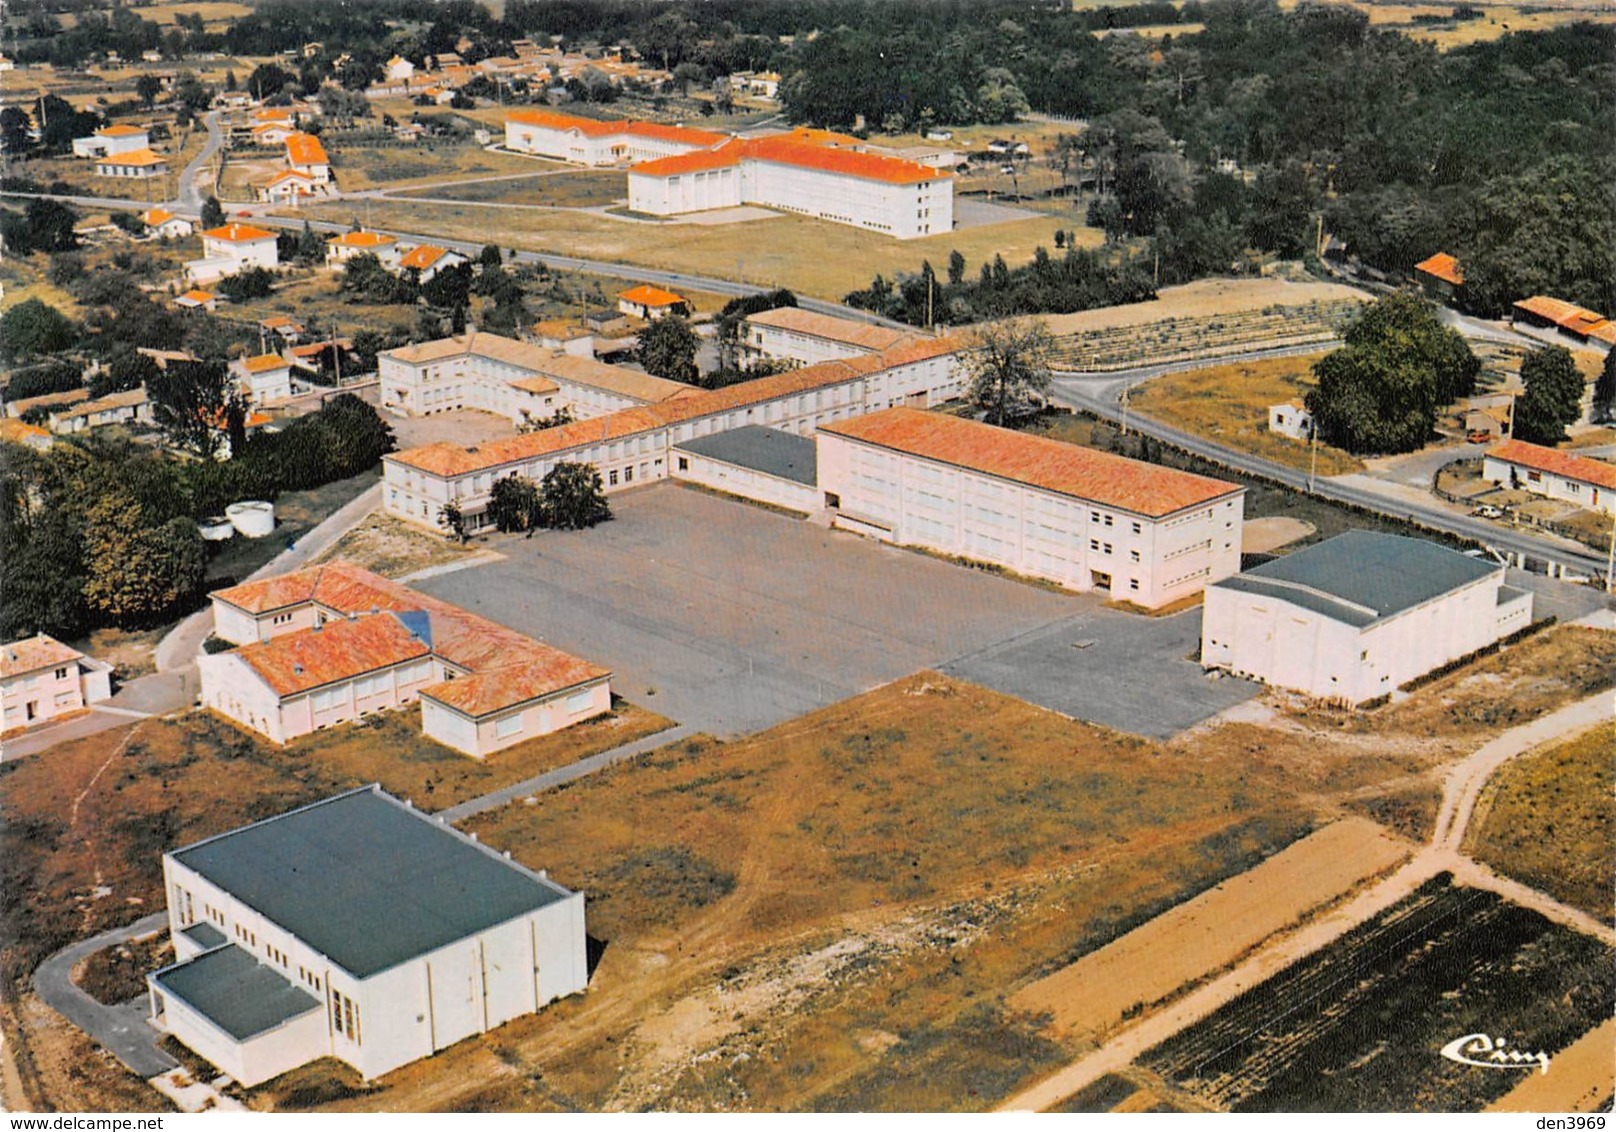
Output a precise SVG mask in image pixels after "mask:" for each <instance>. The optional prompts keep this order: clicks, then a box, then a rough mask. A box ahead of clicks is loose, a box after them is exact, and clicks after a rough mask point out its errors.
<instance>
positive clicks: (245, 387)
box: [230, 354, 292, 405]
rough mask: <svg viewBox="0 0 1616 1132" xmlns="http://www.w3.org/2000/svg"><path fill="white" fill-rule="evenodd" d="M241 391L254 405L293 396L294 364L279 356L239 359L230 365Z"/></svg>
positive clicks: (265, 355)
mask: <svg viewBox="0 0 1616 1132" xmlns="http://www.w3.org/2000/svg"><path fill="white" fill-rule="evenodd" d="M230 369H231V372H233V373H234V374H235V377H236V381H237V382H238V383H239V385H240V388H241V391H242V392H243V393H245V394H247V396H249V397H251V398H252V403H253V404H254V405H266V404H268V403H270V402H271V401H279V400H280V399H282V398H283V397H290V396H291V395H292V363H291V362H289V361H287V360H286V359H285V358H283V357H281V356H280V355H279V354H259V355H257V356H256V357H251V358H237V359H236V360H235V361H233V362H231V363H230Z"/></svg>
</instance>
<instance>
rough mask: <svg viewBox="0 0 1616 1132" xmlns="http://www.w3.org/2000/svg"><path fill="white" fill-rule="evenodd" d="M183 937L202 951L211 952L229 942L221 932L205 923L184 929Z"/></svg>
mask: <svg viewBox="0 0 1616 1132" xmlns="http://www.w3.org/2000/svg"><path fill="white" fill-rule="evenodd" d="M185 935H186V937H187V938H188V939H190V940H191V941H192V942H193V943H195V944H196V945H197V946H198V947H200V948H201V949H202V950H203V951H212V950H213V949H214V948H215V947H218V946H219V945H221V944H224V943H228V942H229V940H228V939H226V938H225V934H224V933H223V932H222V931H220V930H219V929H218V928H216V927H214V926H213V925H212V924H207V923H196V924H192V925H191V926H190V927H188V928H186V929H185Z"/></svg>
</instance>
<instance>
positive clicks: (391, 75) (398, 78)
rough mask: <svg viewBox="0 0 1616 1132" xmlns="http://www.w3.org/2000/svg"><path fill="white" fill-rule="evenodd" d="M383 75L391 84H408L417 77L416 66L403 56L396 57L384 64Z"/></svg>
mask: <svg viewBox="0 0 1616 1132" xmlns="http://www.w3.org/2000/svg"><path fill="white" fill-rule="evenodd" d="M382 74H383V75H385V76H386V77H387V79H388V81H390V82H395V83H397V82H408V81H409V80H410V79H411V78H412V77H414V75H415V64H414V63H411V62H410V61H409V60H408V59H406V58H404V56H402V55H394V56H393V57H392V58H391V59H389V60H388V61H387V62H385V63H383V64H382Z"/></svg>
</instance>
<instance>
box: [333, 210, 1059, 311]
mask: <svg viewBox="0 0 1616 1132" xmlns="http://www.w3.org/2000/svg"><path fill="white" fill-rule="evenodd" d="M354 207H355V206H354V205H353V204H352V203H347V202H339V203H334V204H321V205H312V206H310V207H308V208H305V209H304V210H303V213H306V214H308V215H310V216H315V217H319V218H322V219H326V220H336V221H341V222H344V223H345V222H347V221H348V220H349V219H351V218H352V216H353V211H354ZM367 212H368V215H369V216H370V222H371V223H373V224H375V225H376V226H377V227H379V228H389V229H393V230H396V231H401V232H418V233H421V234H423V235H439V236H445V237H462V238H463V237H464V236H465V234H466V233H467V232H476V233H478V234H479V238H480V239H486V240H488V241H490V242H493V243H497V244H499V246H500V247H506V248H521V249H523V250H526V251H539V252H557V253H562V254H566V255H576V256H584V257H588V258H592V259H602V260H608V261H611V262H617V263H633V264H638V265H641V266H645V267H659V268H666V269H669V270H674V271H688V272H690V273H692V274H698V275H714V276H718V277H720V278H728V279H741V280H744V281H745V282H748V283H758V284H763V285H767V286H771V287H774V286H779V287H790V288H791V289H792V290H795V291H799V292H802V293H803V294H808V295H815V296H818V297H822V298H827V299H840V298H841V297H842V296H843V295H845V294H846V293H847V292H849V291H851V290H855V289H857V288H860V287H867V286H869V283H870V279H871V277H872V276H874V275H875V274H877V273H878V272H879V273H881V274H883V275H885V276H886V277H887V278H888V279H891V278H892V277H893V276H894V275H896V274H898V273H899V272H916V271H919V270H920V264H921V261H922V260H926V259H929V260H930V261H931V262H932V265H933V266H934V267H937V268H938V269H939V270H940V269H941V266H942V265H944V264H946V263H947V262H948V255H949V252H950V251H951V250H953V249H956V248H957V249H958V250H959V251H960V253H961V254H962V255H964V256H965V259H966V261H967V264H968V270H969V271H972V272H974V271H975V270H977V268H978V267H979V266H980V265H981V264H982V263H983V262H984V261H985V260H991V259H992V258H993V256H994V255H995V254H1001V255H1003V256H1004V258H1005V262H1006V263H1010V264H1020V263H1024V262H1027V261H1029V260H1031V259H1032V253H1033V249H1034V248H1035V247H1037V246H1039V245H1044V246H1046V247H1052V246H1053V241H1054V228H1055V225H1054V224H1053V223H1052V222H1051V221H1049V220H1048V219H1047V218H1043V217H1040V218H1037V219H1031V220H1018V221H1011V222H1009V223H1006V224H995V225H990V226H987V227H982V228H971V229H966V230H964V231H959V232H952V233H949V234H947V235H942V236H930V237H927V238H925V239H919V240H894V239H890V238H887V237H884V236H880V235H876V234H874V233H870V232H865V231H861V230H859V229H857V228H850V227H848V226H846V225H843V224H832V223H829V222H827V221H821V220H810V219H808V218H806V217H802V216H788V215H780V216H773V217H770V218H769V219H767V220H757V221H748V222H744V223H741V224H722V225H700V224H658V223H636V222H633V221H628V220H618V219H610V218H606V217H601V216H594V215H585V214H580V213H573V212H567V213H560V212H556V213H552V212H536V211H511V212H501V211H499V210H497V209H489V208H479V207H475V206H471V205H440V204H424V203H410V202H406V201H398V200H386V201H376V202H375V203H374V205H373V206H367Z"/></svg>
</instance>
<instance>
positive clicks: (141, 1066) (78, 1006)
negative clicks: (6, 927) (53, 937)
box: [34, 912, 179, 1078]
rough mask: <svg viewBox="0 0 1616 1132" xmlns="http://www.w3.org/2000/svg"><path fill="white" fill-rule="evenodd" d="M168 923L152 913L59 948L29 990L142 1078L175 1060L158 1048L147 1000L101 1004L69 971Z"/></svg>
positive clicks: (164, 914) (174, 1063)
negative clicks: (101, 952) (78, 984)
mask: <svg viewBox="0 0 1616 1132" xmlns="http://www.w3.org/2000/svg"><path fill="white" fill-rule="evenodd" d="M167 927H168V913H167V912H153V913H152V914H151V915H149V916H142V917H141V918H140V919H138V920H136V921H135V922H134V923H132V924H126V925H124V926H123V927H121V928H114V929H112V930H111V931H107V932H102V933H101V934H100V935H98V936H92V937H91V938H89V939H86V940H81V941H80V942H78V943H75V944H73V945H71V946H70V947H64V948H63V949H62V950H61V951H58V952H57V953H56V954H55V955H52V956H51V957H50V958H49V959H47V960H45V961H44V962H43V963H41V964H40V965H39V969H38V970H37V971H35V972H34V991H35V993H36V994H38V995H39V997H40V998H41V999H43V1000H44V1001H45V1003H46V1004H47V1005H48V1006H50V1007H51V1009H53V1010H55V1011H56V1012H57V1013H59V1014H61V1015H62V1016H63V1017H64V1018H66V1019H67V1020H68V1021H69V1022H71V1023H73V1025H75V1026H77V1027H78V1028H79V1029H81V1030H83V1031H84V1032H85V1033H86V1034H88V1035H90V1037H91V1038H93V1039H95V1041H96V1042H97V1043H99V1044H100V1045H101V1046H103V1047H105V1048H106V1049H107V1051H108V1052H110V1053H111V1054H112V1055H113V1056H114V1057H116V1058H117V1059H118V1060H119V1061H121V1062H123V1063H124V1064H125V1065H127V1066H128V1067H129V1069H130V1071H131V1072H133V1073H135V1074H137V1075H138V1076H140V1077H143V1078H144V1077H155V1076H157V1075H158V1074H159V1073H166V1072H168V1071H169V1070H170V1069H175V1068H178V1066H179V1062H177V1061H175V1060H174V1059H173V1058H172V1057H170V1056H169V1055H168V1054H166V1053H164V1052H163V1051H162V1050H160V1049H158V1048H157V1042H158V1040H159V1039H160V1038H161V1037H162V1035H161V1034H159V1033H158V1032H157V1031H156V1030H154V1029H153V1028H152V1027H151V1026H149V1025H148V1024H147V1022H146V1009H147V1008H146V1000H145V999H144V998H137V999H135V1000H134V1001H133V1002H126V1003H121V1004H119V1005H117V1006H106V1005H104V1004H102V1003H99V1002H97V1001H96V1000H95V999H93V998H91V997H90V996H89V995H88V994H85V993H84V992H83V991H81V990H80V989H79V988H78V987H77V986H76V985H74V983H73V979H72V971H73V967H74V965H75V964H76V963H78V962H79V960H81V959H84V958H86V957H88V956H90V955H93V954H94V953H95V952H97V951H100V950H102V949H103V948H108V947H114V946H116V945H118V944H120V943H128V942H129V941H130V940H132V939H136V938H138V937H140V936H144V935H151V934H152V933H154V932H160V931H163V930H165V929H166V928H167Z"/></svg>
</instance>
